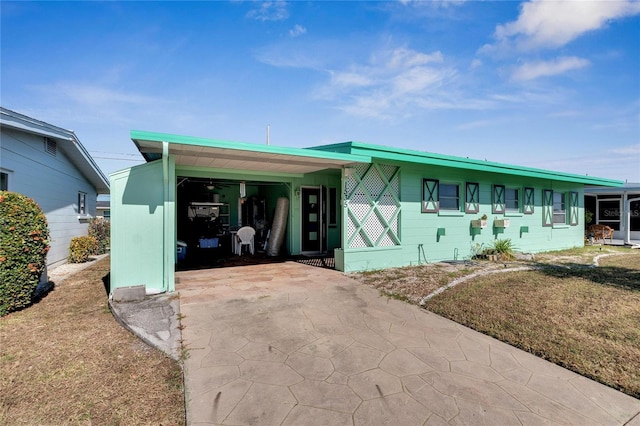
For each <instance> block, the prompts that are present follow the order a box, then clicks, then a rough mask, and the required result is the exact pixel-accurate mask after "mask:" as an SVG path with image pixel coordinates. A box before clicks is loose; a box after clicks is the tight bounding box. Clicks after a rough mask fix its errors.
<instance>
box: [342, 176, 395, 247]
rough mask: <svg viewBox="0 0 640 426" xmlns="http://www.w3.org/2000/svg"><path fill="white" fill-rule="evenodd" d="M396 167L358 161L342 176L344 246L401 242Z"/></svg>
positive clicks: (381, 245)
mask: <svg viewBox="0 0 640 426" xmlns="http://www.w3.org/2000/svg"><path fill="white" fill-rule="evenodd" d="M399 170H400V169H399V167H396V166H391V165H386V164H371V165H368V164H360V165H358V166H356V167H354V168H353V169H351V174H350V175H349V176H345V200H346V207H347V208H346V210H347V247H349V248H364V247H385V246H396V245H399V244H400V237H399V214H400V196H399V190H400V183H399V179H400V177H399Z"/></svg>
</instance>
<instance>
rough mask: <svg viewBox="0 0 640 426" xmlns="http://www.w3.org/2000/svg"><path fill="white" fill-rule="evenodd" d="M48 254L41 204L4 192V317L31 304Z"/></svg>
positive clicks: (0, 270)
mask: <svg viewBox="0 0 640 426" xmlns="http://www.w3.org/2000/svg"><path fill="white" fill-rule="evenodd" d="M48 251H49V229H48V227H47V218H46V217H45V215H44V213H43V212H42V210H41V209H40V207H39V206H38V204H37V203H36V202H35V201H33V200H32V199H31V198H27V197H25V196H24V195H22V194H18V193H16V192H8V191H0V316H3V315H6V314H8V313H9V312H12V311H15V310H18V309H21V308H24V307H26V306H29V305H30V304H31V302H32V300H33V295H34V291H35V289H36V287H37V285H38V282H39V280H40V276H41V275H42V273H43V272H44V270H45V266H46V258H47V252H48Z"/></svg>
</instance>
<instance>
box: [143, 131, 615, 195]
mask: <svg viewBox="0 0 640 426" xmlns="http://www.w3.org/2000/svg"><path fill="white" fill-rule="evenodd" d="M131 139H132V140H133V141H134V143H135V144H136V146H137V147H138V150H140V152H141V153H142V155H143V156H144V157H145V158H146V159H147V160H148V161H151V160H153V159H157V158H158V153H157V152H156V153H153V152H152V153H145V152H144V149H143V148H142V147H141V145H140V144H139V142H142V141H147V142H157V143H162V142H168V143H170V144H179V145H190V146H200V147H211V148H219V149H229V150H237V151H247V152H252V153H265V154H279V155H290V156H293V157H307V158H316V159H327V160H337V161H344V162H350V163H371V162H372V160H373V159H376V160H382V161H396V162H403V163H413V164H425V165H431V166H442V167H451V168H457V169H466V170H474V171H481V172H488V173H501V174H506V175H514V176H523V177H530V178H536V179H548V180H556V181H561V182H570V183H579V184H583V185H593V186H608V187H619V186H622V185H623V183H624V182H622V181H620V180H614V179H606V178H599V177H593V176H586V175H585V176H583V175H576V174H571V173H564V172H556V171H551V170H544V169H535V168H531V167H522V166H516V165H512V164H503V163H496V162H492V161H482V160H474V159H470V158H463V157H455V156H449V155H443V154H435V153H431V152H426V151H416V150H411V149H404V148H395V147H389V146H383V145H372V144H366V143H362V142H353V141H352V142H343V143H337V144H330V145H321V146H315V147H310V148H290V147H278V146H274V145H259V144H254V143H247V142H232V141H225V140H219V139H208V138H200V137H194V136H182V135H175V134H168V133H156V132H145V131H140V130H132V131H131Z"/></svg>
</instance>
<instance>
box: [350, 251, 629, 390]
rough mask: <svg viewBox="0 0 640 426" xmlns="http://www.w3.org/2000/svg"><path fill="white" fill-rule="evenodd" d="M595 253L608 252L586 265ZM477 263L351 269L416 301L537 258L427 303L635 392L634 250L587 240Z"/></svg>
mask: <svg viewBox="0 0 640 426" xmlns="http://www.w3.org/2000/svg"><path fill="white" fill-rule="evenodd" d="M600 254H611V256H606V257H601V258H600V259H599V262H598V263H599V265H600V267H598V268H593V267H589V265H591V264H592V263H593V258H594V256H597V255H600ZM478 263H479V264H478ZM478 263H475V264H472V266H470V267H469V268H466V267H463V266H461V265H457V266H456V268H455V269H453V270H450V269H446V268H438V267H436V266H435V265H426V266H424V267H419V268H401V269H404V270H405V271H404V272H387V271H378V272H371V273H365V274H353V275H354V277H356V278H358V279H359V280H361V281H362V282H365V283H367V284H370V285H373V286H374V287H376V288H378V289H381V290H382V291H385V292H397V295H396V296H395V297H396V298H399V299H406V300H408V301H413V302H416V301H418V300H420V299H421V298H422V297H424V296H426V295H427V294H428V293H430V292H432V291H433V290H435V289H436V288H437V287H440V286H442V285H444V284H446V283H447V282H450V281H453V280H454V279H456V278H458V277H459V276H462V275H464V274H469V273H471V272H475V271H479V270H483V269H491V268H494V269H495V268H496V266H498V267H502V268H504V267H505V266H507V267H509V266H522V265H529V266H535V267H537V268H539V269H537V270H533V271H524V272H505V273H504V274H492V275H487V276H481V277H477V278H473V279H470V280H469V281H466V282H464V283H461V284H459V285H457V286H455V287H452V288H450V289H447V290H446V291H444V292H442V293H441V294H439V295H437V296H435V297H434V298H432V299H430V300H428V301H426V303H425V308H426V309H428V310H430V311H432V312H435V313H437V314H440V315H442V316H445V317H447V318H450V319H452V320H453V321H456V322H458V323H460V324H464V325H466V326H468V327H471V328H473V329H475V330H478V331H480V332H482V333H485V334H488V335H490V336H493V337H495V338H497V339H499V340H502V341H504V342H507V343H509V344H511V345H513V346H516V347H519V348H521V349H523V350H525V351H528V352H531V353H533V354H535V355H538V356H540V357H542V358H544V359H547V360H549V361H551V362H554V363H556V364H559V365H561V366H563V367H566V368H568V369H570V370H573V371H575V372H577V373H579V374H582V375H584V376H586V377H589V378H592V379H594V380H597V381H599V382H601V383H604V384H607V385H609V386H611V387H613V388H616V389H619V390H621V391H623V392H625V393H628V394H629V395H632V396H634V397H636V398H640V328H639V327H638V324H640V251H637V250H629V249H626V250H624V249H612V248H603V249H602V250H600V249H599V248H598V247H589V248H585V249H575V250H569V251H564V252H555V253H548V254H545V255H537V256H536V259H535V262H528V263H527V262H524V263H511V264H502V265H500V264H498V265H496V264H493V265H492V264H491V262H478ZM554 265H555V266H554ZM407 275H409V278H408V277H407ZM443 283H444V284H443ZM405 295H406V296H405Z"/></svg>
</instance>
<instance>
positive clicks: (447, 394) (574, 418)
mask: <svg viewBox="0 0 640 426" xmlns="http://www.w3.org/2000/svg"><path fill="white" fill-rule="evenodd" d="M176 277H177V281H178V284H177V288H178V291H179V292H180V311H181V314H182V315H183V319H182V326H183V327H184V328H183V330H182V337H183V340H184V344H185V345H186V347H187V348H188V351H189V357H188V358H187V359H186V361H185V384H186V398H187V421H188V424H190V425H217V424H220V425H246V424H259V425H353V424H355V425H382V424H392V425H403V426H404V425H425V424H426V425H461V424H466V425H469V424H471V425H476V424H488V425H521V424H522V425H546V424H565V425H566V424H575V425H625V424H627V425H635V426H640V414H639V413H640V400H637V399H634V398H632V397H630V396H628V395H625V394H622V393H620V392H617V391H615V390H613V389H611V388H609V387H606V386H604V385H601V384H598V383H596V382H594V381H591V380H588V379H586V378H584V377H582V376H579V375H577V374H574V373H572V372H570V371H568V370H565V369H563V368H561V367H558V366H556V365H554V364H551V363H549V362H546V361H544V360H542V359H540V358H537V357H535V356H533V355H530V354H528V353H526V352H523V351H521V350H518V349H515V348H513V347H511V346H509V345H506V344H504V343H501V342H499V341H497V340H495V339H492V338H490V337H487V336H485V335H483V334H480V333H477V332H475V331H473V330H471V329H469V328H466V327H463V326H461V325H458V324H456V323H454V322H452V321H449V320H446V319H443V318H442V317H440V316H437V315H435V314H432V313H430V312H427V311H425V310H422V309H420V308H418V307H417V306H412V305H408V304H406V303H404V302H399V301H396V300H390V299H388V298H386V297H381V296H380V294H379V293H378V291H376V290H374V289H372V288H370V287H368V286H365V285H362V284H359V283H357V282H356V281H354V280H351V279H349V278H347V277H345V276H344V275H343V274H341V273H340V272H337V271H333V270H327V269H321V268H315V267H311V266H305V265H301V264H297V263H293V262H287V263H280V264H272V265H256V266H245V267H238V268H225V269H215V270H202V271H188V272H179V273H177V274H176Z"/></svg>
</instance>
